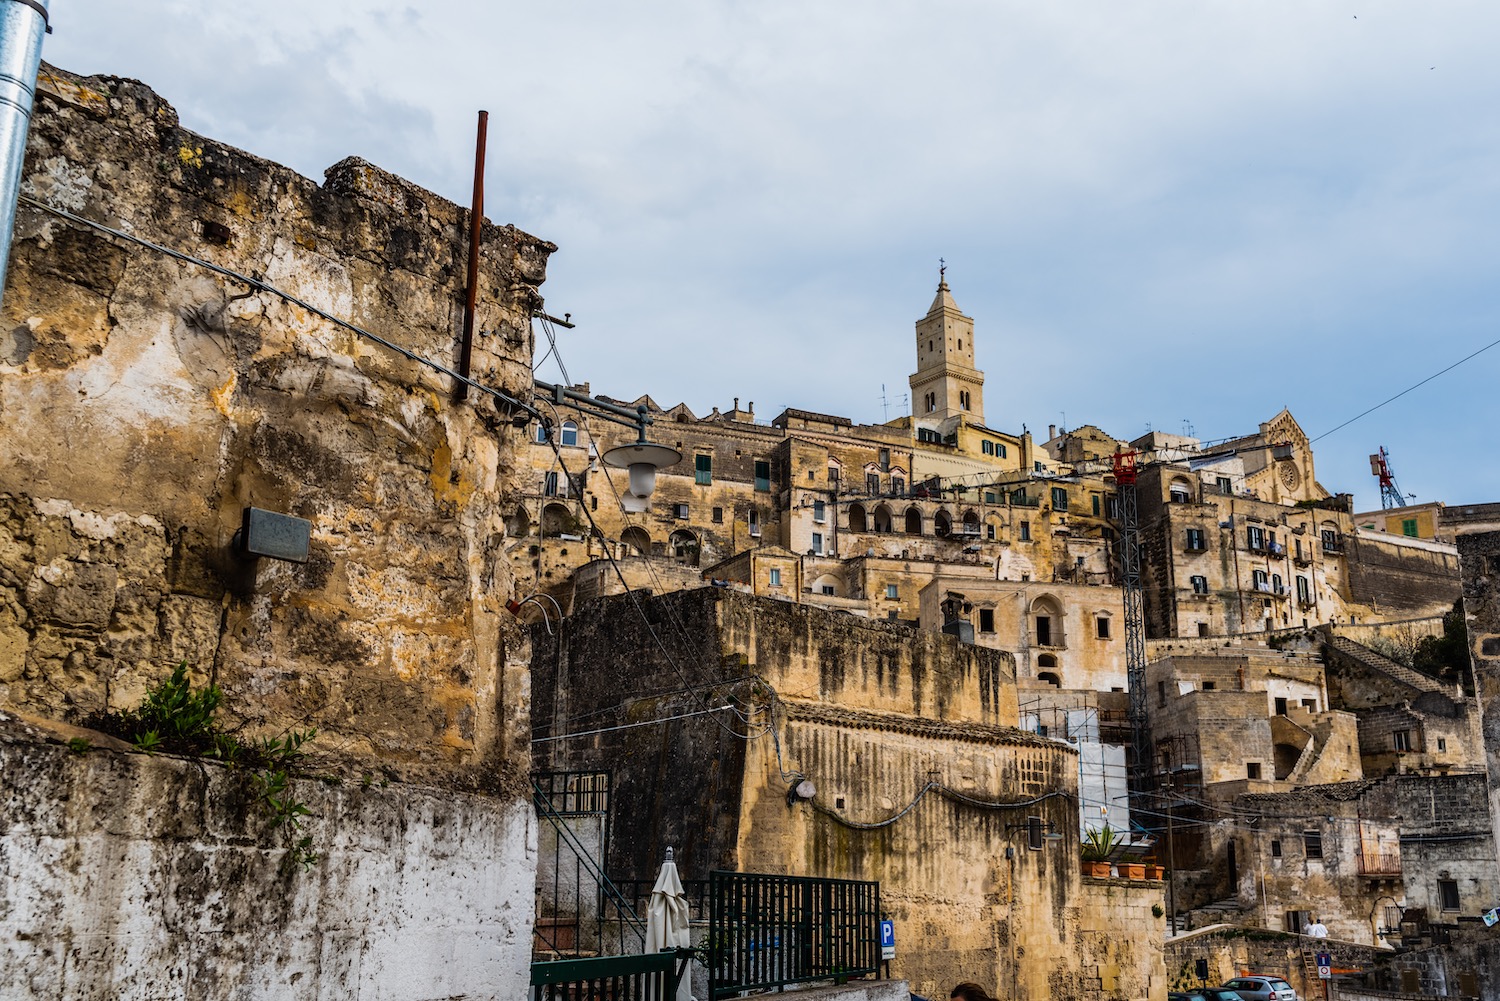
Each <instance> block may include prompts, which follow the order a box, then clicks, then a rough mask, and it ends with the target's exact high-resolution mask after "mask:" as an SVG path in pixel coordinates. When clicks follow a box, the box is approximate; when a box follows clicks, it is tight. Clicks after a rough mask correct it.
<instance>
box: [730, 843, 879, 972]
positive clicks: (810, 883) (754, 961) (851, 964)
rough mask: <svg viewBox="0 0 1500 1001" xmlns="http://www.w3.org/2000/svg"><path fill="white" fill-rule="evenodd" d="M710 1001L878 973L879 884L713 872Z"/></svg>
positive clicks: (808, 877) (809, 877) (807, 877)
mask: <svg viewBox="0 0 1500 1001" xmlns="http://www.w3.org/2000/svg"><path fill="white" fill-rule="evenodd" d="M708 898H709V918H708V935H709V938H708V942H709V950H708V953H709V958H708V977H709V998H710V999H712V1001H718V999H720V998H727V997H732V996H734V995H735V994H738V993H739V992H741V991H747V990H755V989H761V988H768V987H781V986H784V985H786V984H795V983H803V982H806V981H810V980H827V979H830V978H852V977H862V976H865V975H867V974H871V973H878V972H879V968H880V884H879V883H876V882H862V881H855V880H847V879H819V878H815V877H811V876H773V875H764V874H759V873H742V872H723V871H714V872H710V873H709V890H708Z"/></svg>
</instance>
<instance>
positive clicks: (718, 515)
mask: <svg viewBox="0 0 1500 1001" xmlns="http://www.w3.org/2000/svg"><path fill="white" fill-rule="evenodd" d="M714 524H715V525H722V524H724V509H723V508H721V507H716V508H714Z"/></svg>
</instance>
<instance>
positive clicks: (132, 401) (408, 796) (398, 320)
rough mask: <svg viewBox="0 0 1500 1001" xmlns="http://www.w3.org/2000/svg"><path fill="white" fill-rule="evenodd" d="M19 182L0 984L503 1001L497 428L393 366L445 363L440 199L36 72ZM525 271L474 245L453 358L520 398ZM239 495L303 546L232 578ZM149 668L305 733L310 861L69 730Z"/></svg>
mask: <svg viewBox="0 0 1500 1001" xmlns="http://www.w3.org/2000/svg"><path fill="white" fill-rule="evenodd" d="M23 192H24V196H25V198H26V199H27V200H25V201H23V202H22V204H21V206H20V210H19V215H18V219H17V224H16V232H15V240H14V245H13V250H12V256H11V260H10V268H9V273H8V281H7V285H6V288H5V290H4V292H5V294H4V301H3V317H4V322H3V324H0V415H3V418H0V419H3V423H4V441H5V447H4V448H3V449H0V758H3V761H0V776H3V782H4V786H5V790H4V795H5V799H6V801H7V802H8V803H10V804H12V807H13V809H10V810H8V811H7V814H6V816H5V818H4V820H3V822H0V857H3V858H4V859H6V863H7V866H8V878H7V880H6V881H5V889H4V891H3V892H0V897H3V900H0V911H3V912H4V913H5V915H6V918H5V924H6V928H7V944H6V947H5V948H4V949H3V950H0V981H3V982H4V983H7V984H10V985H12V987H13V988H14V987H16V986H17V985H22V984H25V985H28V986H27V989H28V990H30V991H31V992H32V993H30V994H28V995H27V996H35V997H42V996H47V997H61V996H72V997H84V996H87V997H126V996H135V997H144V996H146V995H147V994H150V995H151V996H156V995H158V994H162V993H163V992H165V993H171V994H173V995H174V996H179V997H186V998H208V997H227V996H231V995H233V996H236V997H247V998H262V997H264V998H269V997H273V996H274V997H283V996H287V994H286V992H287V991H289V990H291V989H292V988H291V987H290V986H289V985H295V984H297V983H299V982H301V983H305V984H315V985H317V988H318V990H320V991H326V992H332V993H336V994H338V995H339V996H344V997H351V998H353V997H362V998H368V997H376V996H379V997H382V998H419V997H432V996H435V995H438V994H442V995H445V996H447V995H455V996H456V995H460V994H464V995H468V996H480V995H481V994H483V995H484V996H495V997H501V996H503V997H515V996H519V995H520V994H521V993H522V992H523V991H524V989H525V987H524V985H525V969H526V965H527V961H528V958H529V954H530V938H531V928H530V924H531V898H532V892H533V888H532V882H533V879H532V873H533V871H534V865H535V859H534V854H533V851H532V848H531V846H532V845H533V844H534V840H535V832H536V829H535V819H534V815H533V812H532V806H531V796H530V790H529V784H528V781H527V772H528V769H529V763H530V762H529V728H528V723H529V720H528V713H527V692H528V673H529V660H530V653H529V649H528V646H527V641H526V637H525V636H524V635H523V634H522V633H521V631H520V630H519V628H518V626H517V624H516V622H515V620H514V618H513V617H512V616H510V615H509V614H507V613H506V612H505V610H504V608H503V603H504V601H505V599H506V597H507V596H508V595H510V594H511V593H513V591H514V590H515V585H514V583H513V575H512V571H511V566H510V562H509V561H508V560H507V559H506V557H505V555H504V552H503V546H504V543H505V539H506V535H507V526H506V524H505V522H504V519H503V517H502V513H503V512H505V511H506V510H508V509H510V508H511V507H513V505H514V498H515V497H516V496H517V495H518V494H519V492H520V486H521V485H520V483H519V482H518V481H517V480H516V479H515V478H514V477H513V475H512V471H513V470H514V469H515V467H516V464H517V459H518V458H519V457H520V455H521V454H524V452H525V449H524V448H520V447H518V446H519V445H520V444H521V442H520V437H521V435H522V434H523V432H522V431H521V430H519V429H517V428H516V427H515V426H514V423H515V421H516V419H517V416H518V414H519V413H521V411H518V410H516V409H515V408H514V407H513V406H512V405H510V404H508V403H504V402H503V401H502V402H500V405H497V398H496V397H494V396H491V395H489V394H487V393H479V392H476V393H474V394H472V395H471V397H470V399H469V401H468V402H466V403H462V404H458V403H455V402H454V400H453V396H454V386H453V384H452V381H451V380H450V379H449V378H448V377H446V376H444V375H441V374H439V373H438V372H437V371H435V370H434V369H433V368H431V367H428V366H426V365H424V364H421V363H420V362H419V361H417V360H414V359H431V360H434V361H437V362H440V363H442V364H445V365H446V364H450V363H451V362H452V359H453V358H454V357H455V353H456V351H457V338H458V332H459V330H460V318H461V312H462V304H463V298H464V287H463V282H464V278H463V275H464V263H465V254H466V251H465V243H466V240H465V235H464V234H465V229H466V223H465V213H464V211H463V210H461V209H460V208H459V207H458V206H456V205H454V204H452V203H450V202H448V201H446V200H444V199H442V198H439V197H437V196H436V195H434V194H432V193H431V192H427V191H423V190H421V189H419V188H417V187H415V186H414V185H411V184H409V183H407V182H405V181H403V180H401V179H400V178H398V177H395V176H393V175H391V174H388V173H386V172H384V171H382V170H380V169H379V168H378V167H375V166H373V165H371V164H369V163H365V162H364V161H360V160H354V159H350V160H345V161H342V162H340V163H338V164H335V165H334V166H333V167H331V168H330V169H329V170H328V172H327V175H326V180H325V182H324V183H323V184H321V185H319V184H317V183H315V182H313V181H311V180H308V179H306V178H303V177H301V176H299V175H297V174H296V173H294V172H292V171H291V170H289V169H287V168H285V167H282V166H279V165H276V164H273V163H268V162H266V161H264V160H261V159H258V158H256V157H254V156H252V155H250V154H247V153H244V152H242V151H239V150H236V149H232V148H230V147H227V146H225V145H224V144H222V143H219V142H216V141H214V140H213V139H211V138H208V137H205V136H201V135H197V134H194V133H192V132H190V131H188V130H186V129H184V128H182V127H181V125H180V124H179V122H178V119H177V115H176V112H175V111H174V110H173V108H172V106H171V105H170V104H168V103H167V102H166V101H165V100H164V99H163V98H162V97H160V96H158V95H157V94H155V93H153V92H152V91H151V90H150V89H148V88H147V87H146V86H144V85H142V84H140V83H137V82H134V81H130V80H124V79H119V78H114V77H79V76H75V75H73V74H69V73H67V72H65V71H63V70H60V69H57V68H55V67H48V66H45V65H44V66H43V71H42V75H41V80H40V85H39V87H38V90H37V99H36V108H35V115H34V118H33V121H32V126H31V131H30V137H29V142H28V146H27V156H26V163H25V168H24V185H23ZM53 210H56V211H53ZM62 212H66V213H69V214H70V215H71V216H74V217H77V218H76V219H75V218H69V217H66V216H64V215H62V214H61V213H62ZM78 220H88V221H92V222H93V223H97V224H98V225H97V226H94V225H89V224H87V223H85V222H81V221H78ZM105 227H107V229H106V228H105ZM145 241H149V243H147V242H145ZM153 244H154V245H156V246H152V245H153ZM157 247H165V248H170V249H171V250H173V251H175V252H178V253H180V254H184V255H189V256H190V257H192V258H197V259H199V260H201V261H204V262H208V263H210V264H212V265H213V266H214V267H216V268H220V269H226V270H228V271H231V272H236V273H239V274H241V275H248V276H253V278H252V279H246V280H240V279H235V278H230V277H228V276H226V275H225V274H224V273H223V272H222V271H221V272H217V273H216V272H215V271H213V270H211V269H209V268H208V267H205V266H203V265H201V264H198V263H193V262H192V261H190V260H185V259H182V258H180V257H173V256H170V255H168V254H166V253H163V252H162V251H161V250H159V249H157ZM554 249H555V248H554V247H553V246H552V245H551V244H549V243H547V242H545V241H543V240H540V239H537V238H535V237H532V236H530V235H528V234H526V233H522V232H520V231H519V230H516V229H514V228H513V227H508V226H495V225H490V224H485V226H484V228H483V239H482V251H483V261H482V266H481V269H480V282H481V286H482V287H481V290H480V296H479V303H480V305H479V315H478V323H477V326H478V327H479V328H480V329H482V330H485V331H488V332H490V333H489V334H488V335H487V336H485V337H484V338H482V339H480V340H479V341H478V342H477V343H476V344H475V346H474V351H473V363H472V373H473V377H474V378H475V379H476V380H478V381H479V382H481V383H483V384H484V385H485V386H488V387H493V388H494V389H496V390H498V391H501V392H502V393H504V394H507V395H508V397H511V398H515V399H517V400H521V401H524V400H526V399H528V398H529V397H530V392H531V355H532V335H531V329H530V324H531V315H532V312H533V310H535V309H536V308H537V307H538V306H539V305H540V302H541V300H540V296H539V287H540V285H541V284H542V281H543V279H544V277H545V268H546V263H547V259H548V255H549V254H550V253H551V252H552V251H553V250H554ZM329 316H331V317H333V318H334V319H333V320H330V319H328V318H327V317H329ZM361 331H365V332H369V333H372V334H375V335H378V336H379V337H383V338H386V339H388V340H389V341H391V342H393V343H394V344H396V345H398V346H399V347H400V348H401V349H403V350H404V351H406V352H409V356H408V355H403V354H400V353H397V352H395V351H392V350H390V349H389V348H387V347H385V346H382V345H380V344H379V343H376V342H375V341H374V340H373V339H371V338H369V337H368V336H365V335H364V334H362V333H361ZM252 507H253V508H256V509H261V510H264V511H268V512H272V513H274V514H277V515H284V516H289V517H291V518H295V519H301V521H300V522H292V523H290V524H291V525H292V526H293V527H294V528H295V527H296V526H297V525H301V526H303V527H304V530H305V531H306V533H307V534H306V536H305V539H306V544H307V551H306V555H305V559H301V560H299V559H295V558H294V559H291V560H280V559H271V558H259V559H257V558H254V557H251V556H249V555H248V554H247V553H246V545H245V539H244V537H243V536H240V537H239V538H238V539H237V537H236V533H237V532H241V531H243V529H244V526H245V524H246V521H245V517H246V510H247V509H248V508H252ZM178 663H186V664H187V666H188V667H189V668H190V671H191V677H192V679H193V680H194V681H195V682H196V683H198V684H199V685H205V684H208V683H213V684H216V685H218V686H219V687H220V688H221V689H222V690H223V693H224V696H223V709H222V712H223V713H224V715H225V717H226V718H227V721H228V724H229V725H230V726H231V727H233V728H234V729H235V730H236V732H237V733H238V734H239V735H240V738H241V739H243V740H255V739H257V738H260V737H272V736H276V735H279V734H284V733H286V732H287V731H288V730H289V729H299V730H301V729H306V728H316V730H317V736H316V739H315V740H314V741H313V742H312V743H311V744H308V745H306V747H307V750H309V751H310V752H311V755H312V756H311V757H310V758H309V759H308V767H309V768H310V769H311V770H313V771H314V772H316V773H318V774H320V775H322V776H323V777H324V782H322V783H319V782H315V781H313V780H311V779H309V780H305V781H299V782H296V783H294V787H293V788H294V789H295V795H296V796H297V797H298V799H299V800H301V801H303V802H305V803H307V804H308V805H309V806H310V808H311V809H312V811H313V814H314V816H312V817H309V818H306V823H307V825H308V826H307V828H306V830H307V832H308V835H309V836H310V837H311V839H312V840H311V845H312V850H313V851H315V852H316V853H317V854H318V855H319V856H320V858H319V861H318V862H317V864H316V865H314V866H313V867H312V868H311V869H310V870H309V871H307V872H305V873H296V872H291V871H289V869H288V868H287V866H286V865H285V864H284V863H285V862H286V861H287V859H288V858H289V854H288V849H289V848H290V847H291V845H290V844H289V843H288V842H287V840H286V839H285V838H284V837H283V836H282V832H280V831H279V830H278V829H277V828H276V827H275V826H274V825H273V824H272V823H270V822H269V821H267V820H265V819H264V818H263V817H262V813H261V810H260V807H259V803H260V798H261V797H260V794H258V793H256V792H255V791H254V787H253V785H252V784H251V781H252V780H251V778H250V777H249V776H248V775H247V774H245V773H244V772H241V771H235V770H230V769H225V768H223V767H221V766H219V765H216V764H213V763H207V762H203V761H185V760H180V759H171V758H159V757H158V758H153V757H147V756H143V755H135V754H129V753H124V752H125V751H128V748H121V747H120V745H119V743H118V742H111V741H110V740H109V739H107V738H104V737H103V736H102V735H100V734H98V733H91V732H89V731H83V730H79V729H73V728H70V727H69V725H68V724H80V723H84V722H86V721H87V720H88V719H89V718H90V714H92V713H95V712H99V711H102V710H110V709H113V710H119V709H125V708H130V707H133V706H135V705H136V704H137V703H138V701H139V700H140V699H141V697H142V695H143V693H144V692H145V690H146V688H147V687H148V686H150V685H152V684H154V683H157V682H159V681H161V680H163V679H164V678H165V677H166V676H167V675H168V674H170V673H171V671H172V669H173V666H174V665H176V664H178ZM70 739H72V741H73V743H72V744H71V745H69V743H68V741H69V740H70Z"/></svg>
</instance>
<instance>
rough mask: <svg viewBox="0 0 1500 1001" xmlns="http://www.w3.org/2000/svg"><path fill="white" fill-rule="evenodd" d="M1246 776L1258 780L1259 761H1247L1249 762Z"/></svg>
mask: <svg viewBox="0 0 1500 1001" xmlns="http://www.w3.org/2000/svg"><path fill="white" fill-rule="evenodd" d="M1245 778H1247V779H1256V780H1258V779H1259V778H1260V762H1259V761H1247V762H1245Z"/></svg>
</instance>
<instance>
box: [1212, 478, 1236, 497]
mask: <svg viewBox="0 0 1500 1001" xmlns="http://www.w3.org/2000/svg"><path fill="white" fill-rule="evenodd" d="M1214 486H1216V487H1218V488H1219V493H1221V494H1224V495H1226V496H1228V495H1229V494H1232V493H1234V486H1233V484H1231V483H1230V481H1229V477H1227V476H1220V477H1218V478H1216V479H1215V480H1214Z"/></svg>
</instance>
